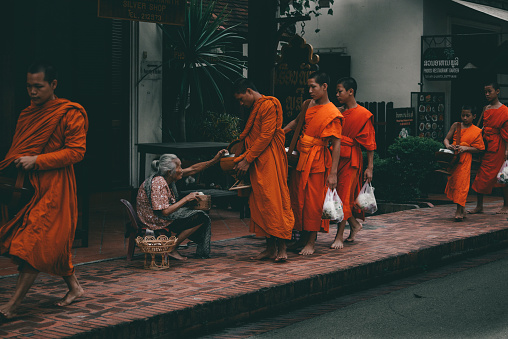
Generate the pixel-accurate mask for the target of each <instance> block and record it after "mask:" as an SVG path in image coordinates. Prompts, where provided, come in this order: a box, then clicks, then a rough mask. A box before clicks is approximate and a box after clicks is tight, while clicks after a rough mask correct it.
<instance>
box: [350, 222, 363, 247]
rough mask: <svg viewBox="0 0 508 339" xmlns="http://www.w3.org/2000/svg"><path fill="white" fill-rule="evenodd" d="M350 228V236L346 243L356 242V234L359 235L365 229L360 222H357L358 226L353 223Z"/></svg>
mask: <svg viewBox="0 0 508 339" xmlns="http://www.w3.org/2000/svg"><path fill="white" fill-rule="evenodd" d="M350 227H351V231H350V232H349V236H348V237H347V239H346V242H353V241H355V237H356V234H358V232H360V231H361V230H362V228H363V226H362V224H361V223H359V222H356V225H355V223H352V224H351V226H350Z"/></svg>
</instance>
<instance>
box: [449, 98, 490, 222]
mask: <svg viewBox="0 0 508 339" xmlns="http://www.w3.org/2000/svg"><path fill="white" fill-rule="evenodd" d="M460 116H461V120H462V122H457V123H455V124H453V125H452V127H451V128H450V131H449V132H448V134H447V135H446V137H445V139H444V142H443V143H444V145H445V147H446V148H447V149H449V150H452V151H457V152H458V154H459V156H460V158H459V162H458V164H457V165H456V166H455V167H454V168H453V170H452V171H451V173H450V176H449V177H448V183H447V184H446V189H445V193H446V196H447V197H448V199H450V200H452V201H453V202H454V203H456V204H457V210H456V212H455V219H454V220H455V221H462V220H463V219H464V217H465V213H466V211H465V208H464V206H465V205H466V199H467V194H468V192H469V181H470V179H471V161H472V159H473V154H472V153H477V152H480V151H483V150H484V149H485V145H484V143H483V138H482V130H481V128H478V127H477V126H475V125H473V120H474V119H475V118H476V114H473V108H472V107H471V106H462V113H461V115H460ZM459 124H460V128H459ZM459 133H460V137H459ZM458 141H459V142H458Z"/></svg>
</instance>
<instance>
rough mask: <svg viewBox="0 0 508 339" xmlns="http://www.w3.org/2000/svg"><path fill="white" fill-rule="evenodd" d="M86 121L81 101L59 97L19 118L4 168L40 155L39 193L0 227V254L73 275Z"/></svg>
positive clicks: (35, 178) (35, 177)
mask: <svg viewBox="0 0 508 339" xmlns="http://www.w3.org/2000/svg"><path fill="white" fill-rule="evenodd" d="M87 129H88V119H87V115H86V112H85V110H84V109H83V107H81V106H80V105H79V104H76V103H73V102H70V101H69V100H66V99H55V100H50V101H48V102H46V103H45V104H44V105H42V106H35V105H31V106H29V107H28V108H26V109H25V110H23V112H21V115H20V117H19V119H18V123H17V126H16V132H15V134H14V139H13V143H12V145H11V148H10V150H9V152H8V153H7V156H6V158H5V160H3V161H2V162H0V170H2V169H4V168H6V167H7V166H9V165H10V164H11V163H12V162H13V161H14V160H15V159H17V158H19V157H21V156H26V155H31V156H33V155H38V157H37V161H36V163H35V170H33V171H30V172H28V174H29V179H30V183H31V184H32V186H33V188H34V190H35V193H34V196H33V197H32V199H31V200H30V202H29V203H28V204H27V205H26V206H24V207H23V208H22V209H21V210H20V211H19V212H18V213H17V214H16V215H15V216H14V217H13V218H12V219H11V220H9V221H8V222H7V223H6V224H5V225H3V226H1V227H0V254H8V255H9V256H12V257H14V258H20V259H22V260H24V261H26V262H28V263H29V264H30V265H32V266H33V267H34V268H35V269H37V270H39V271H41V272H46V273H50V274H55V275H60V276H69V275H71V274H72V273H73V272H74V267H73V266H72V263H71V247H72V242H73V240H74V233H75V230H76V224H77V219H78V209H77V197H76V180H75V177H74V169H73V167H72V164H75V163H77V162H79V161H81V160H82V159H83V156H84V154H85V145H86V131H87Z"/></svg>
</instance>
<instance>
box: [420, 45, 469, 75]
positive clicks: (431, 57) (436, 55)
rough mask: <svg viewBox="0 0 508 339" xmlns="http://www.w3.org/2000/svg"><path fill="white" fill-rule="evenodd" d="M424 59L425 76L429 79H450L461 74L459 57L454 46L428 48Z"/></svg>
mask: <svg viewBox="0 0 508 339" xmlns="http://www.w3.org/2000/svg"><path fill="white" fill-rule="evenodd" d="M422 60H423V67H422V71H423V76H424V77H425V79H427V80H450V79H456V78H457V76H458V75H459V70H460V68H459V57H458V56H455V51H454V50H453V48H452V47H439V48H437V47H432V48H427V49H426V50H425V52H424V53H423V58H422Z"/></svg>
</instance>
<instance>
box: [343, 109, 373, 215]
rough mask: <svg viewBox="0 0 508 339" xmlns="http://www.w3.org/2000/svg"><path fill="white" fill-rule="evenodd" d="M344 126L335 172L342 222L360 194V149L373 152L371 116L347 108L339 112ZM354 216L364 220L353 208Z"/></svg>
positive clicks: (361, 165) (366, 111)
mask: <svg viewBox="0 0 508 339" xmlns="http://www.w3.org/2000/svg"><path fill="white" fill-rule="evenodd" d="M342 114H343V115H344V125H343V127H342V140H341V142H340V160H339V169H338V171H337V193H338V194H339V197H340V199H341V200H342V204H343V211H344V220H347V219H349V218H351V217H352V216H353V208H354V205H355V200H356V197H357V196H358V193H360V188H361V180H360V179H361V177H362V175H363V173H362V172H363V171H362V169H363V157H362V148H361V146H363V147H365V149H367V150H368V151H374V150H375V149H376V132H375V130H374V124H373V122H374V117H373V115H372V113H371V112H369V110H367V109H366V108H365V107H363V106H360V105H358V106H356V107H354V108H350V109H348V110H346V111H344V112H343V113H342ZM354 212H355V216H356V217H359V218H361V219H363V220H365V213H364V212H362V211H361V210H359V209H356V210H355V211H354Z"/></svg>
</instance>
